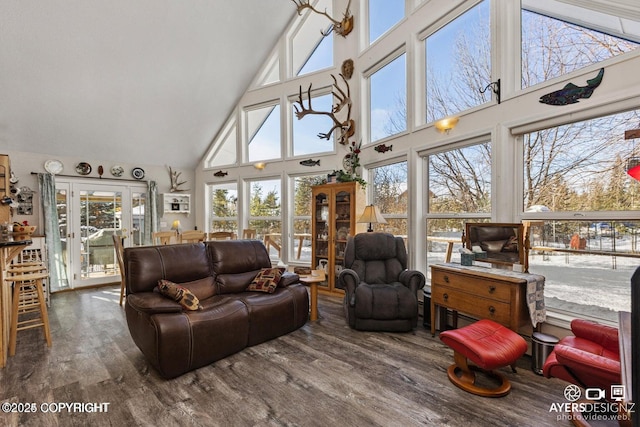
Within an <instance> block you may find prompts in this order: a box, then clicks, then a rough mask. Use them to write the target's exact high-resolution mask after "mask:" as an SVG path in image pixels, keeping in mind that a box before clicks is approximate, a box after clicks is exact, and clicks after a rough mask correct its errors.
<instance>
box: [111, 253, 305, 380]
mask: <svg viewBox="0 0 640 427" xmlns="http://www.w3.org/2000/svg"><path fill="white" fill-rule="evenodd" d="M124 264H125V274H126V285H127V300H126V306H125V307H126V308H125V310H126V317H127V324H128V326H129V331H130V333H131V337H132V338H133V341H134V342H135V343H136V345H137V346H138V347H139V348H140V350H141V351H142V353H143V354H144V355H145V357H146V358H147V360H148V361H149V363H150V364H151V365H152V366H154V367H155V368H156V369H157V370H158V372H159V373H160V375H161V376H163V377H164V378H174V377H177V376H179V375H182V374H184V373H185V372H188V371H191V370H194V369H197V368H200V367H202V366H206V365H208V364H210V363H212V362H215V361H216V360H219V359H222V358H224V357H226V356H229V355H231V354H233V353H236V352H238V351H240V350H242V349H243V348H245V347H248V346H252V345H256V344H260V343H262V342H265V341H268V340H271V339H273V338H276V337H279V336H281V335H285V334H287V333H289V332H292V331H294V330H296V329H298V328H300V327H301V326H302V325H304V324H305V323H306V321H307V319H308V316H309V297H308V294H307V289H306V288H305V286H304V285H303V284H302V283H300V282H299V280H298V276H297V275H295V274H293V273H285V274H284V275H283V277H282V279H281V280H280V282H279V284H278V287H277V288H276V290H275V292H274V293H271V294H269V293H264V292H247V291H246V290H245V289H246V288H247V286H248V285H249V283H251V281H252V280H253V278H254V277H255V276H256V275H257V274H258V273H259V271H260V269H262V268H269V267H271V261H270V259H269V254H268V253H267V251H266V249H265V247H264V245H263V244H262V242H259V241H256V240H233V241H232V240H228V241H223V240H220V241H211V242H205V243H193V244H180V245H166V246H145V247H136V248H126V249H125V251H124ZM160 279H166V280H170V281H172V282H175V283H178V284H180V285H181V286H183V287H185V288H187V289H189V290H190V291H191V292H192V293H193V294H194V295H195V296H196V297H197V298H198V299H199V300H200V304H201V305H202V307H203V308H202V310H197V311H188V310H183V308H182V306H181V305H180V304H179V303H177V302H175V301H173V300H171V299H169V298H166V297H164V296H163V295H162V294H160V293H159V292H156V291H154V288H155V287H156V286H157V284H158V280H160Z"/></svg>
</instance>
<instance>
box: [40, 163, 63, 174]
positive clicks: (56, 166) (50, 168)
mask: <svg viewBox="0 0 640 427" xmlns="http://www.w3.org/2000/svg"><path fill="white" fill-rule="evenodd" d="M62 169H63V166H62V162H61V161H60V160H54V159H51V160H47V161H46V162H44V170H46V171H47V172H49V173H50V174H53V175H56V174H59V173H61V172H62Z"/></svg>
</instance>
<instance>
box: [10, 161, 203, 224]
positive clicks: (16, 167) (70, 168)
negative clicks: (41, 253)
mask: <svg viewBox="0 0 640 427" xmlns="http://www.w3.org/2000/svg"><path fill="white" fill-rule="evenodd" d="M3 154H8V155H9V158H10V160H11V170H12V172H14V173H15V175H16V177H17V178H18V180H19V181H18V184H17V185H18V186H19V187H23V186H27V187H29V188H31V189H32V190H34V191H36V192H37V191H38V179H37V176H36V175H32V174H31V172H36V173H45V172H46V171H45V169H44V164H45V162H46V161H47V160H50V159H54V158H55V159H57V160H60V161H61V162H62V163H63V165H64V170H63V171H62V175H69V176H73V177H78V178H82V175H79V174H77V173H76V171H75V167H76V165H77V164H78V163H79V162H87V163H89V164H90V165H91V167H92V171H91V173H90V174H89V175H87V177H92V178H99V174H98V166H100V165H102V166H103V168H104V173H103V175H102V176H103V180H107V179H108V180H110V181H113V182H115V183H117V182H118V180H123V179H133V178H132V176H131V169H133V168H134V167H141V168H142V169H143V170H144V171H145V177H144V179H143V180H142V181H146V180H154V181H156V183H157V185H158V193H165V192H168V191H169V189H170V188H171V181H170V179H169V171H168V169H167V166H164V165H162V166H158V165H133V164H129V163H126V162H121V163H118V164H119V165H120V166H122V167H123V168H124V170H125V173H124V174H123V176H122V177H121V178H120V179H118V178H115V177H113V176H112V175H111V172H110V169H111V167H112V166H114V165H115V163H113V162H102V161H101V160H99V159H91V158H79V157H54V156H50V155H46V154H39V153H29V152H22V151H10V152H8V153H3ZM122 157H123V158H126V154H123V155H122ZM168 160H170V159H168ZM169 165H170V164H169ZM177 171H178V172H181V175H180V178H181V179H180V181H187V182H186V184H183V185H182V186H181V187H180V188H185V189H189V190H190V191H189V192H185V193H190V194H192V197H191V204H192V206H191V212H192V213H191V214H190V215H186V214H167V215H164V216H163V213H162V212H159V214H158V215H159V217H160V221H161V222H165V223H166V224H167V226H166V227H164V229H169V228H170V227H171V223H172V222H173V220H174V219H179V220H180V224H181V225H182V228H183V229H185V230H189V229H193V227H194V226H195V225H196V222H195V215H194V213H193V212H194V210H196V209H197V208H198V202H197V200H195V199H194V197H193V192H194V189H195V178H194V176H195V174H194V172H193V171H191V170H181V169H177ZM87 181H89V182H90V181H93V179H88V180H87ZM122 182H124V181H122ZM158 208H159V209H160V210H161V209H162V205H161V204H159V205H158ZM41 215H42V213H41V203H40V198H39V196H38V194H37V193H36V194H34V200H33V215H16V213H15V212H14V215H13V219H14V221H18V222H22V221H24V220H27V221H29V223H30V224H32V225H37V226H38V230H39V232H42V230H43V221H42V218H41ZM160 228H163V227H160ZM36 234H39V233H38V232H36Z"/></svg>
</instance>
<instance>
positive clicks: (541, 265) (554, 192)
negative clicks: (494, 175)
mask: <svg viewBox="0 0 640 427" xmlns="http://www.w3.org/2000/svg"><path fill="white" fill-rule="evenodd" d="M639 121H640V110H636V111H630V112H625V113H619V114H613V115H610V116H606V117H599V118H596V119H591V120H585V121H582V122H576V123H571V124H567V125H563V126H558V127H554V128H549V129H543V130H541V131H537V132H531V133H528V134H525V135H523V137H522V141H523V159H524V162H523V177H524V181H523V182H524V194H523V204H524V208H525V212H524V216H525V217H526V218H527V219H528V220H531V221H533V222H534V224H536V227H532V232H531V233H530V234H531V237H530V240H531V246H532V250H531V253H530V256H529V266H530V267H529V271H531V272H532V273H537V274H542V275H544V276H545V277H546V278H547V283H546V285H545V298H546V299H547V306H548V307H551V308H553V309H555V310H559V311H562V310H565V311H572V312H579V313H581V314H585V315H589V316H593V317H597V318H602V319H606V320H610V321H616V320H617V317H616V313H615V312H616V311H617V310H629V308H630V305H629V304H630V288H629V277H631V274H632V273H633V270H635V267H637V264H638V259H637V258H638V255H637V252H636V250H637V243H636V241H637V233H638V226H639V225H640V224H638V222H637V218H638V216H637V211H638V209H639V208H640V200H639V198H640V182H638V181H636V180H635V179H632V178H631V177H629V176H628V175H627V174H626V170H627V165H628V163H629V161H631V160H634V159H637V158H638V157H639V156H640V147H637V146H636V145H635V144H634V143H633V142H632V141H631V140H624V139H623V135H624V132H621V131H620V130H621V129H635V128H637V125H638V123H639ZM576 217H579V218H580V220H579V221H576V220H575V218H576ZM587 277H589V278H590V279H589V280H586V279H585V278H587ZM596 284H597V285H596ZM612 296H614V297H612Z"/></svg>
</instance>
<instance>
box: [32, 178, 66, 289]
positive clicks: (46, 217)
mask: <svg viewBox="0 0 640 427" xmlns="http://www.w3.org/2000/svg"><path fill="white" fill-rule="evenodd" d="M38 188H39V189H40V194H41V197H40V199H41V200H42V214H43V215H42V217H43V222H44V235H45V241H46V248H47V254H48V257H47V258H48V269H49V287H50V289H51V292H55V291H58V290H61V289H66V288H69V279H68V277H67V269H66V266H65V261H64V252H63V251H62V241H61V240H60V226H59V223H58V209H57V207H56V182H55V179H54V176H53V175H52V174H48V173H39V174H38Z"/></svg>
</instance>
